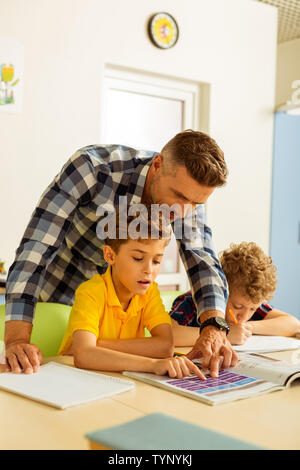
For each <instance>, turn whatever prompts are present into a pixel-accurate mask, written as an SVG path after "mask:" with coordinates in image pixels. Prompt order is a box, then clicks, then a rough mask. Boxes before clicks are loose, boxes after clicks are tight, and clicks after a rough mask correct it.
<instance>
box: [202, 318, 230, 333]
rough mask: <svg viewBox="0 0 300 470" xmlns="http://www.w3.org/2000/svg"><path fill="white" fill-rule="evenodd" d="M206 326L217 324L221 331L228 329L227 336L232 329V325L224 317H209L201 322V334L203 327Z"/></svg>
mask: <svg viewBox="0 0 300 470" xmlns="http://www.w3.org/2000/svg"><path fill="white" fill-rule="evenodd" d="M206 326H215V327H216V328H218V329H219V330H221V331H226V336H227V335H228V333H229V331H230V326H229V325H228V323H227V321H226V320H224V318H222V317H212V318H209V319H208V320H205V321H204V322H203V323H201V324H200V334H201V331H202V330H203V328H205V327H206Z"/></svg>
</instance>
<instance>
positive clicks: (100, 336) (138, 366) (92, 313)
mask: <svg viewBox="0 0 300 470" xmlns="http://www.w3.org/2000/svg"><path fill="white" fill-rule="evenodd" d="M147 214H148V215H147V220H145V224H146V226H147V227H146V228H147V234H148V238H147V239H143V238H138V239H133V238H130V235H129V236H128V238H127V239H122V238H121V237H120V236H118V235H119V233H120V227H119V224H118V221H119V218H118V217H116V220H115V221H116V234H117V238H107V239H106V245H105V246H104V249H103V256H104V259H105V261H106V262H107V263H108V264H109V268H108V269H107V271H106V273H105V274H103V275H99V274H97V275H95V276H94V277H93V278H92V279H90V280H89V281H86V282H84V283H83V284H82V285H81V286H79V288H78V289H77V291H76V293H75V302H74V305H73V308H72V311H71V314H70V318H69V324H68V327H67V330H66V333H65V336H64V338H63V341H62V344H61V347H60V351H59V353H60V354H72V355H73V356H74V363H75V366H76V367H79V368H84V369H94V370H103V371H105V370H107V371H124V370H129V371H140V372H152V373H155V374H158V375H164V374H169V376H170V377H178V378H181V377H184V376H187V375H190V373H191V372H193V373H195V374H196V375H197V376H198V377H200V378H202V379H203V380H205V376H204V375H203V374H202V373H201V372H200V371H199V369H198V367H197V366H196V365H195V364H193V363H192V362H191V361H190V360H189V359H188V358H186V357H183V356H181V357H175V358H174V357H173V334H172V329H171V320H170V317H169V314H168V313H167V312H166V310H165V308H164V305H163V302H162V300H161V297H160V293H159V290H158V286H157V284H156V283H155V282H154V280H155V278H156V276H157V275H158V272H159V268H160V262H161V259H162V256H163V252H164V249H165V246H166V245H167V244H168V242H169V240H170V232H169V231H168V230H167V231H166V230H163V220H162V218H161V217H160V219H159V221H158V222H157V224H158V229H159V230H158V232H156V233H158V234H159V238H158V239H153V238H151V233H153V231H151V226H152V229H153V223H154V222H153V221H151V213H150V210H147ZM135 219H136V216H130V217H129V216H127V227H126V228H128V227H129V224H130V223H131V222H134V221H135ZM151 224H152V225H151ZM123 228H124V227H123ZM126 233H129V230H127V232H126ZM145 328H147V329H148V330H149V331H150V333H151V337H150V338H146V337H145Z"/></svg>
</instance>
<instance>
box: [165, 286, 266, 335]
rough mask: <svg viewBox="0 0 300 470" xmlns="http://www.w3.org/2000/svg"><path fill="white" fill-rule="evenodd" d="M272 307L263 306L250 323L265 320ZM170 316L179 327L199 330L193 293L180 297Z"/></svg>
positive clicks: (175, 301) (176, 300)
mask: <svg viewBox="0 0 300 470" xmlns="http://www.w3.org/2000/svg"><path fill="white" fill-rule="evenodd" d="M271 310H272V307H271V306H270V305H268V304H265V303H263V304H261V306H260V307H258V309H257V310H256V311H255V312H254V314H253V315H252V317H251V318H250V320H249V321H256V320H263V319H264V318H265V316H266V315H267V313H268V312H270V311H271ZM170 316H171V317H172V318H173V320H175V321H177V323H179V325H184V326H196V327H198V328H199V326H200V322H199V319H198V318H197V308H196V305H195V303H194V301H193V297H192V293H191V291H188V292H185V293H184V294H181V295H179V296H178V297H177V298H176V299H175V300H174V302H173V305H172V309H171V311H170Z"/></svg>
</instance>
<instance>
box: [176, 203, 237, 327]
mask: <svg viewBox="0 0 300 470" xmlns="http://www.w3.org/2000/svg"><path fill="white" fill-rule="evenodd" d="M175 236H176V238H177V242H178V245H179V251H180V256H181V259H182V261H183V264H184V266H185V269H186V272H187V275H188V277H189V281H190V286H191V292H192V296H193V299H194V302H195V304H196V306H197V315H198V319H199V317H200V315H201V314H202V313H204V312H206V311H208V310H218V311H220V312H222V313H223V314H225V309H226V301H227V297H228V285H227V280H226V277H225V274H224V272H223V270H222V267H221V264H220V262H219V260H218V258H217V257H216V255H215V252H214V249H213V245H212V232H211V229H210V228H209V227H208V226H207V225H206V224H205V207H204V204H200V205H199V206H197V208H196V209H195V211H193V213H191V214H190V215H189V216H186V217H185V219H184V224H183V229H182V234H181V237H180V239H179V238H178V236H177V235H176V232H175Z"/></svg>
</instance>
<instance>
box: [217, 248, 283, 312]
mask: <svg viewBox="0 0 300 470" xmlns="http://www.w3.org/2000/svg"><path fill="white" fill-rule="evenodd" d="M220 261H221V264H222V268H223V271H224V273H225V276H226V278H227V281H228V285H229V290H230V291H231V290H238V291H239V292H240V293H241V294H242V295H245V296H246V297H248V298H249V299H250V300H251V301H252V302H255V303H258V302H262V301H263V300H270V299H271V298H272V297H273V294H274V291H275V289H276V283H277V275H276V269H277V268H276V266H274V265H273V264H272V258H271V257H270V256H267V255H266V254H265V253H264V252H263V250H262V249H261V248H260V247H259V246H257V245H256V244H255V243H254V242H249V243H247V242H242V243H240V244H238V245H237V244H234V243H232V244H231V245H230V247H229V249H227V250H224V251H223V252H221V253H220Z"/></svg>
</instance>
